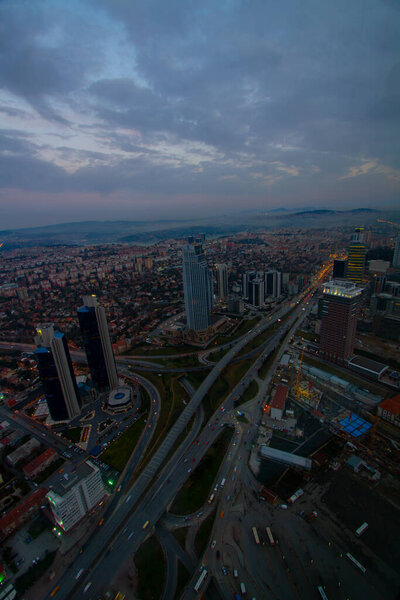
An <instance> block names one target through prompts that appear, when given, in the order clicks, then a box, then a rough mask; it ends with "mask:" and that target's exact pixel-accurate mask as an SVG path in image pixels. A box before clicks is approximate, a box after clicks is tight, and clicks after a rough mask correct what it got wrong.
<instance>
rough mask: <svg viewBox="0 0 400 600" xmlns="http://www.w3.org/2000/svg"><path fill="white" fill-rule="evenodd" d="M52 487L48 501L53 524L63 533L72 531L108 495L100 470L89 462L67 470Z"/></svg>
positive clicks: (54, 481) (57, 478) (48, 494)
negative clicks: (60, 528)
mask: <svg viewBox="0 0 400 600" xmlns="http://www.w3.org/2000/svg"><path fill="white" fill-rule="evenodd" d="M49 487H50V491H49V492H48V493H47V499H48V500H49V502H50V507H51V511H52V513H53V517H54V520H55V522H56V523H57V524H58V525H59V526H60V527H62V529H63V530H64V531H70V530H71V529H72V528H73V527H74V525H76V524H77V523H79V521H80V520H81V519H82V518H83V517H84V516H85V515H87V514H88V512H89V511H90V510H92V508H94V507H95V506H97V504H98V503H99V502H100V501H101V500H102V498H104V496H105V495H106V492H105V490H104V486H103V481H102V478H101V473H100V470H99V469H98V467H96V466H95V465H94V464H93V463H91V462H90V461H86V462H84V463H82V464H80V465H79V466H78V467H74V466H72V465H71V467H70V468H68V467H65V469H64V471H63V474H62V476H61V477H60V476H59V475H58V474H57V476H55V478H54V479H53V481H50V485H49Z"/></svg>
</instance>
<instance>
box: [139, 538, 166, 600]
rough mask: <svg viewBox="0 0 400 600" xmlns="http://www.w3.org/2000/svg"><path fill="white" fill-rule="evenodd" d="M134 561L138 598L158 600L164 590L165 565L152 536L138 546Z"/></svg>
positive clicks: (157, 544) (158, 546)
mask: <svg viewBox="0 0 400 600" xmlns="http://www.w3.org/2000/svg"><path fill="white" fill-rule="evenodd" d="M134 561H135V565H136V568H137V574H138V586H137V596H138V598H140V600H159V599H160V598H161V594H162V592H163V588H164V581H165V573H166V565H165V557H164V553H163V551H162V548H161V546H160V544H159V542H158V540H157V539H156V538H155V536H154V535H153V536H152V537H151V538H149V539H148V540H146V541H145V542H144V543H143V544H142V545H141V546H140V548H139V550H138V551H137V552H136V554H135V556H134Z"/></svg>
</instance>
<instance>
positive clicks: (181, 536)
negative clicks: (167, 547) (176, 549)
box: [171, 527, 189, 549]
mask: <svg viewBox="0 0 400 600" xmlns="http://www.w3.org/2000/svg"><path fill="white" fill-rule="evenodd" d="M188 532H189V527H179V529H173V530H172V531H171V533H172V535H173V536H174V538H175V539H176V541H177V542H178V543H179V544H180V546H181V547H182V548H183V549H185V544H186V538H187V534H188Z"/></svg>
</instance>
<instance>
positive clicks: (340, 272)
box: [332, 258, 346, 279]
mask: <svg viewBox="0 0 400 600" xmlns="http://www.w3.org/2000/svg"><path fill="white" fill-rule="evenodd" d="M332 277H333V279H344V278H345V277H346V261H345V260H343V259H341V258H337V259H335V260H334V261H333V274H332Z"/></svg>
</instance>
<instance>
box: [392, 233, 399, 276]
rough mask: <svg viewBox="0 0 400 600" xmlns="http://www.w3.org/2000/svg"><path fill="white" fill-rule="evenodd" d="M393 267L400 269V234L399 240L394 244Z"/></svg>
mask: <svg viewBox="0 0 400 600" xmlns="http://www.w3.org/2000/svg"><path fill="white" fill-rule="evenodd" d="M392 266H393V267H396V268H400V233H398V234H397V238H396V241H395V244H394V254H393V260H392Z"/></svg>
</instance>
